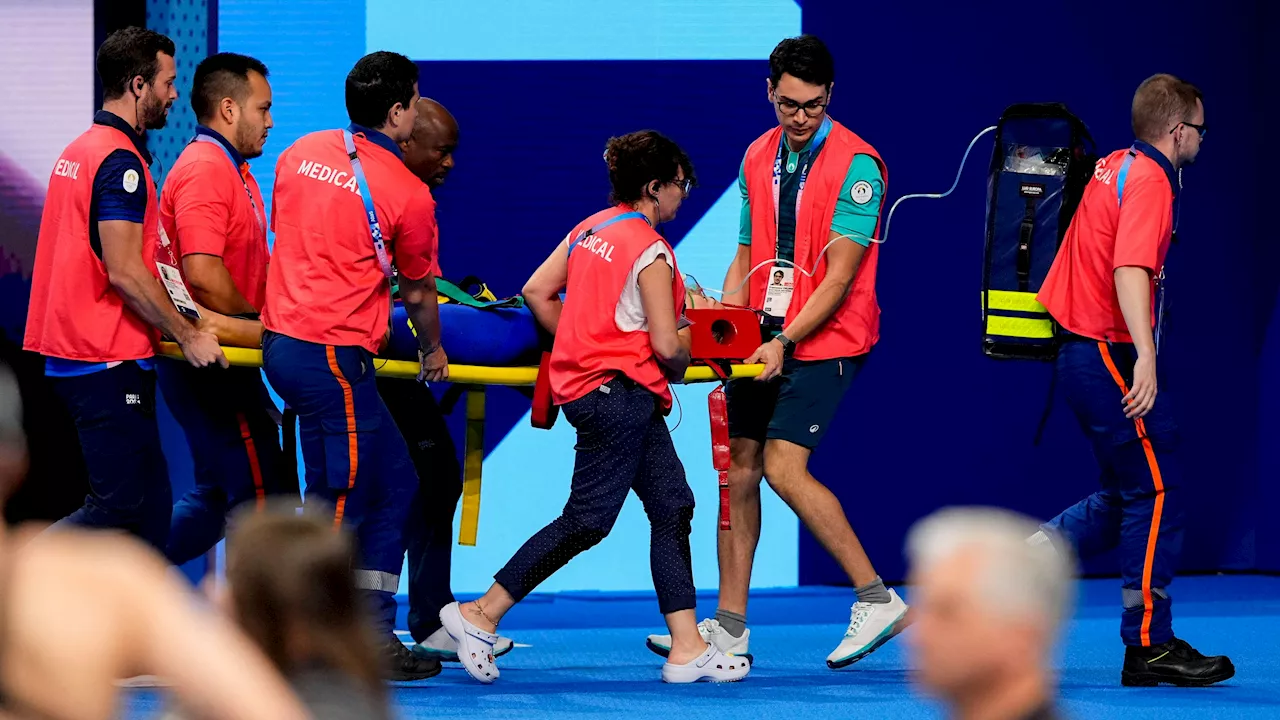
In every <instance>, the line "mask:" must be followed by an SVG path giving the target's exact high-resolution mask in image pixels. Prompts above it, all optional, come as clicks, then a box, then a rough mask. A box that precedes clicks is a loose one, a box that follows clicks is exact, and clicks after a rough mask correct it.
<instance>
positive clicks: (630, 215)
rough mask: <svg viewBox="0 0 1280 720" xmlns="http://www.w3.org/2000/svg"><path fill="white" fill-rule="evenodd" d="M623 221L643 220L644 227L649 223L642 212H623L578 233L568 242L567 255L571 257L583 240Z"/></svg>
mask: <svg viewBox="0 0 1280 720" xmlns="http://www.w3.org/2000/svg"><path fill="white" fill-rule="evenodd" d="M623 220H644V222H645V224H646V225H647V224H648V223H649V218H647V217H645V215H644V213H642V212H636V211H635V210H632V211H631V212H625V213H622V214H621V215H614V216H613V217H611V218H609V219H608V220H605V221H603V222H601V223H600V224H598V225H596V226H595V227H591V228H588V229H586V230H583V231H582V232H581V233H579V234H578V237H576V238H574V239H573V242H570V243H569V253H568V254H569V255H572V254H573V249H574V248H575V247H577V246H578V245H580V244H581V243H582V241H583V240H586V239H587V238H589V237H591V236H592V235H595V234H596V233H598V232H600V231H601V230H603V229H605V228H607V227H609V226H610V225H612V224H614V223H616V222H621V221H623Z"/></svg>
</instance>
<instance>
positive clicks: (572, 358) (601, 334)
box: [550, 205, 685, 409]
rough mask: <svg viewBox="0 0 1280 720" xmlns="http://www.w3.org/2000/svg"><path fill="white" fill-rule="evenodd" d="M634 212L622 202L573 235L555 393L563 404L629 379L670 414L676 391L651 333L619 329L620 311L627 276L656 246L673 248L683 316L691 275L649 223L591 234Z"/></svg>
mask: <svg viewBox="0 0 1280 720" xmlns="http://www.w3.org/2000/svg"><path fill="white" fill-rule="evenodd" d="M628 212H633V210H632V209H631V208H630V207H627V206H625V205H619V206H617V207H613V208H610V209H608V210H603V211H601V212H598V213H596V214H595V215H592V216H591V217H589V218H587V219H586V220H583V221H582V222H581V223H579V224H578V226H577V227H575V228H574V229H573V232H572V233H570V234H569V239H570V242H571V243H572V244H571V245H570V246H569V248H570V253H569V278H568V281H567V283H566V285H565V300H564V309H563V310H562V311H561V314H560V324H559V326H558V327H557V328H556V340H555V347H554V349H553V350H552V352H551V367H550V379H551V395H552V397H553V399H554V400H555V404H557V405H564V404H565V403H568V402H572V401H574V400H577V399H578V398H580V397H583V396H584V395H586V394H587V393H589V392H591V391H593V390H595V389H597V388H599V387H600V386H601V385H603V384H604V383H606V382H608V381H609V379H610V378H611V377H613V376H615V375H618V374H622V375H626V376H627V377H628V378H630V379H632V380H634V381H635V382H636V383H637V384H639V385H640V386H641V387H644V388H645V389H647V390H649V391H650V392H652V393H653V394H655V395H657V396H658V397H659V398H660V399H661V401H662V407H663V409H669V408H670V407H671V388H670V385H669V383H668V382H667V378H666V376H665V375H663V372H662V367H661V366H660V365H659V364H658V360H657V358H656V357H655V356H654V354H653V346H652V345H651V344H650V342H649V333H648V331H645V330H637V331H634V332H624V331H622V330H620V329H618V323H617V320H616V319H615V314H616V312H617V308H618V301H619V300H620V299H621V298H622V291H623V290H624V289H625V286H626V282H627V278H628V277H629V276H630V274H631V268H632V266H634V265H635V263H636V260H637V259H639V257H640V255H641V253H643V252H644V251H645V250H646V249H648V248H649V246H651V245H653V244H654V243H655V242H661V243H663V244H664V245H667V257H668V258H669V259H670V264H671V269H672V272H673V274H672V283H671V285H672V288H671V290H672V300H673V301H674V303H675V308H676V316H677V318H678V317H679V315H680V313H682V312H683V311H684V302H685V289H684V278H683V277H682V276H681V275H680V270H679V269H678V268H677V267H676V258H675V252H674V251H673V250H672V249H671V246H670V245H668V244H667V243H666V240H664V239H663V238H662V236H661V235H659V234H658V233H657V232H656V231H655V230H654V229H653V228H651V227H649V223H647V222H645V220H644V219H642V218H636V219H631V220H620V221H618V222H615V223H613V224H611V225H609V226H608V227H605V228H603V229H601V230H599V231H598V232H596V233H594V234H591V235H585V236H584V235H583V233H585V232H586V231H587V230H589V229H591V228H593V227H596V226H598V225H600V224H601V223H604V222H606V221H608V220H609V219H611V218H613V217H616V216H618V215H622V214H624V213H628Z"/></svg>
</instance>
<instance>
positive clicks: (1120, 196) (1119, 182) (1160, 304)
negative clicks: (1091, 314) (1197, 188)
mask: <svg viewBox="0 0 1280 720" xmlns="http://www.w3.org/2000/svg"><path fill="white" fill-rule="evenodd" d="M1138 152H1139V150H1138V146H1137V145H1134V146H1133V147H1131V148H1129V152H1128V153H1127V154H1125V157H1124V162H1123V163H1121V164H1120V172H1118V173H1116V207H1117V208H1119V207H1123V206H1124V182H1125V180H1126V179H1127V178H1128V177H1129V168H1130V166H1132V165H1133V161H1134V160H1135V159H1137V157H1138ZM1181 186H1182V176H1181V175H1179V176H1178V188H1177V189H1175V190H1174V193H1175V194H1174V200H1173V205H1174V211H1173V233H1174V234H1175V235H1176V234H1177V232H1178V220H1179V219H1180V218H1181V216H1182V203H1181V202H1179V201H1178V197H1177V190H1181V189H1182V187H1181ZM1117 222H1119V221H1118V220H1117ZM1165 282H1166V281H1165V273H1164V265H1161V266H1160V274H1159V275H1157V276H1156V278H1155V286H1156V292H1155V296H1156V300H1155V305H1156V326H1155V328H1154V330H1153V339H1154V341H1155V345H1156V355H1159V354H1160V339H1161V336H1162V335H1163V334H1164V295H1165Z"/></svg>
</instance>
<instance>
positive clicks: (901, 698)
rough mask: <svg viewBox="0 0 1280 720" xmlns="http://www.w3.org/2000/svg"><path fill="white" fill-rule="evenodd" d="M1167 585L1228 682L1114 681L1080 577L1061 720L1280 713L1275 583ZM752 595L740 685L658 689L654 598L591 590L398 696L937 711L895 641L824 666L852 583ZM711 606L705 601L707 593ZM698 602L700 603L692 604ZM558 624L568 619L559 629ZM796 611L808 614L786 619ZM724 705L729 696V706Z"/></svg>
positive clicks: (409, 705)
mask: <svg viewBox="0 0 1280 720" xmlns="http://www.w3.org/2000/svg"><path fill="white" fill-rule="evenodd" d="M1174 589H1175V592H1176V593H1177V595H1176V601H1175V602H1176V604H1175V612H1176V617H1177V628H1178V633H1179V635H1180V636H1182V637H1185V638H1186V639H1187V640H1189V641H1190V642H1191V643H1192V644H1193V645H1196V646H1197V647H1198V648H1199V649H1201V650H1202V651H1204V652H1206V653H1213V654H1218V653H1225V654H1228V655H1230V656H1231V657H1232V660H1233V661H1234V662H1235V664H1236V668H1237V675H1236V677H1235V678H1234V679H1233V680H1231V681H1229V682H1228V683H1227V684H1225V685H1222V686H1218V687H1213V688H1154V689H1148V688H1122V687H1121V686H1120V663H1121V660H1122V658H1123V655H1124V649H1123V647H1121V645H1120V639H1119V610H1118V607H1117V604H1118V598H1119V590H1118V583H1117V581H1115V580H1095V581H1086V582H1084V583H1082V586H1081V600H1080V606H1079V608H1078V611H1077V613H1076V616H1075V618H1074V619H1073V621H1072V623H1071V624H1070V626H1069V628H1068V631H1067V635H1066V638H1065V640H1064V643H1063V648H1062V658H1061V668H1062V675H1061V686H1062V697H1063V701H1062V708H1063V710H1065V711H1066V713H1067V715H1068V716H1069V717H1073V718H1081V719H1082V720H1110V719H1112V718H1115V719H1116V720H1119V719H1121V718H1123V719H1124V720H1131V719H1133V718H1160V719H1161V720H1175V719H1177V718H1215V719H1222V720H1234V719H1236V718H1278V717H1280V578H1269V577H1204V578H1181V579H1179V581H1178V583H1177V584H1176V585H1175V586H1174ZM761 598H762V599H763V602H760V603H758V604H759V605H760V606H761V607H760V611H759V613H758V614H759V615H760V617H759V618H757V617H756V613H757V603H756V602H755V600H754V599H753V605H752V613H753V615H752V627H753V629H752V635H751V651H752V654H753V655H755V657H756V667H755V668H754V669H753V670H752V673H751V675H750V677H748V679H747V680H745V681H743V682H741V683H737V684H733V685H711V684H700V685H693V686H668V685H663V684H662V682H661V681H660V679H659V668H660V667H661V662H662V661H661V658H658V657H657V656H656V655H653V654H652V653H650V652H649V651H648V650H646V649H645V645H644V638H645V635H646V634H647V633H650V632H657V631H659V630H660V628H659V625H658V623H659V622H660V618H659V617H658V615H657V610H656V608H655V607H653V606H652V599H651V598H650V599H648V602H649V603H650V605H649V609H648V610H649V615H650V617H651V618H652V619H653V620H654V621H655V622H654V623H653V624H652V625H649V626H644V627H607V625H609V624H610V623H609V622H607V621H608V620H609V619H610V618H616V617H617V616H618V614H619V613H618V612H617V611H618V609H619V607H621V606H620V605H619V603H620V602H622V603H623V606H625V603H629V602H632V601H635V602H637V603H640V599H638V598H623V599H622V600H619V599H618V598H608V597H603V596H597V597H596V598H595V599H594V600H595V601H594V602H593V601H589V600H586V599H582V598H581V597H578V598H566V597H562V596H557V597H555V598H548V597H544V598H543V599H542V603H541V606H542V608H543V610H546V611H548V612H546V613H545V615H546V618H547V619H548V620H551V619H552V618H553V617H554V619H555V622H552V623H548V624H550V625H551V627H541V628H539V627H536V626H537V625H539V624H543V623H539V622H537V620H538V618H539V617H540V616H541V614H542V611H539V610H537V607H538V605H530V606H529V607H528V608H527V611H526V613H525V614H524V618H523V621H522V622H521V623H519V625H522V626H523V627H521V628H517V627H515V625H516V623H512V626H511V627H509V628H508V627H506V626H505V624H504V631H506V632H508V633H509V634H510V635H511V636H512V637H514V638H515V639H516V641H517V642H519V643H527V644H529V645H530V646H531V647H518V648H516V650H515V651H513V652H512V653H511V654H509V655H507V656H506V657H504V658H502V659H501V660H500V661H499V667H500V669H501V670H502V677H501V679H500V680H499V681H498V682H497V683H495V684H494V685H492V686H488V687H485V686H481V685H479V684H477V683H475V682H473V681H472V680H471V679H470V678H468V677H467V676H466V674H465V673H464V672H463V671H462V670H461V668H460V667H459V666H458V665H456V664H446V665H445V670H444V672H443V673H441V674H440V675H439V676H438V677H436V678H433V679H431V680H428V681H424V682H421V683H402V684H399V685H398V686H397V687H396V688H395V691H394V698H395V702H396V703H397V705H398V707H399V712H400V716H401V717H402V718H404V720H413V719H416V718H440V719H442V720H443V719H448V718H458V719H459V720H463V719H465V720H475V719H476V718H512V719H513V720H514V719H515V718H519V719H520V720H542V719H544V718H545V719H548V720H550V719H560V718H565V719H567V718H588V717H591V718H600V717H625V718H627V720H638V719H640V718H663V719H664V720H670V719H671V718H674V717H689V718H696V717H724V716H732V717H733V718H734V720H742V719H744V718H770V720H778V719H779V718H790V717H797V716H799V715H800V714H801V713H802V712H804V713H806V714H815V713H816V714H817V715H819V716H826V717H848V716H851V715H852V714H853V713H854V712H856V714H857V715H858V716H861V717H872V718H886V719H888V718H942V717H944V715H943V713H942V712H941V708H940V707H939V706H938V705H937V704H936V703H934V702H932V701H931V700H929V699H927V698H924V697H922V696H921V695H919V694H918V693H917V692H916V691H915V689H914V688H913V687H912V686H911V684H910V678H909V674H908V658H907V654H906V650H907V649H906V645H905V643H904V642H903V637H899V638H897V639H895V640H894V641H893V642H890V643H889V644H888V645H885V646H884V647H883V648H881V649H880V650H879V651H877V652H876V653H875V654H874V655H872V656H870V657H868V658H867V659H866V660H863V661H862V662H860V663H858V664H856V665H854V666H852V667H850V668H847V669H845V670H842V671H831V670H828V669H827V668H826V665H825V663H824V660H825V658H826V655H827V653H828V652H830V651H831V649H832V648H834V647H835V645H836V644H837V643H838V642H839V640H840V636H841V634H842V633H843V631H844V623H845V622H847V616H848V605H849V601H850V599H851V592H850V591H849V590H847V589H839V588H821V589H815V588H804V589H800V590H799V591H775V592H772V593H762V594H761ZM784 598H785V601H784ZM558 604H563V605H564V606H565V607H561V608H560V610H562V611H563V610H566V609H567V608H568V607H573V608H574V613H573V614H571V615H569V616H568V618H566V617H565V616H564V615H562V614H561V613H554V614H552V613H550V612H549V609H550V608H555V606H556V605H558ZM641 604H643V603H641ZM591 608H595V609H594V611H592V610H591ZM710 608H711V609H714V598H712V602H711V605H710ZM704 610H706V608H703V607H702V603H700V607H699V611H700V612H703V611H704ZM622 615H623V616H624V617H625V616H627V613H626V612H624V613H622ZM833 615H835V616H834V617H833ZM566 619H567V620H571V621H576V622H577V623H578V624H579V625H578V627H576V628H574V627H562V626H563V625H565V624H566V623H565V622H564V621H565V620H566ZM785 620H790V622H789V623H788V622H783V621H785ZM796 620H810V621H812V622H808V623H806V624H795V621H796ZM583 625H586V626H587V627H585V628H584V627H583ZM601 625H605V626H606V627H600V626H601ZM725 703H732V709H729V708H726V707H725V705H724V704H725ZM159 704H160V700H159V698H158V696H157V695H156V694H154V693H149V692H131V693H130V694H129V695H128V696H127V709H128V712H127V713H126V714H125V717H129V718H143V717H151V716H153V715H154V712H155V710H156V709H158V707H159Z"/></svg>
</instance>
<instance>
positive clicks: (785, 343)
mask: <svg viewBox="0 0 1280 720" xmlns="http://www.w3.org/2000/svg"><path fill="white" fill-rule="evenodd" d="M773 339H774V340H777V341H778V344H780V345H782V354H783V355H789V354H791V351H792V350H794V349H795V347H796V344H795V342H794V341H793V340H792V339H791V338H789V337H787V336H786V335H783V334H782V333H778V334H777V335H774V336H773Z"/></svg>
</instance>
